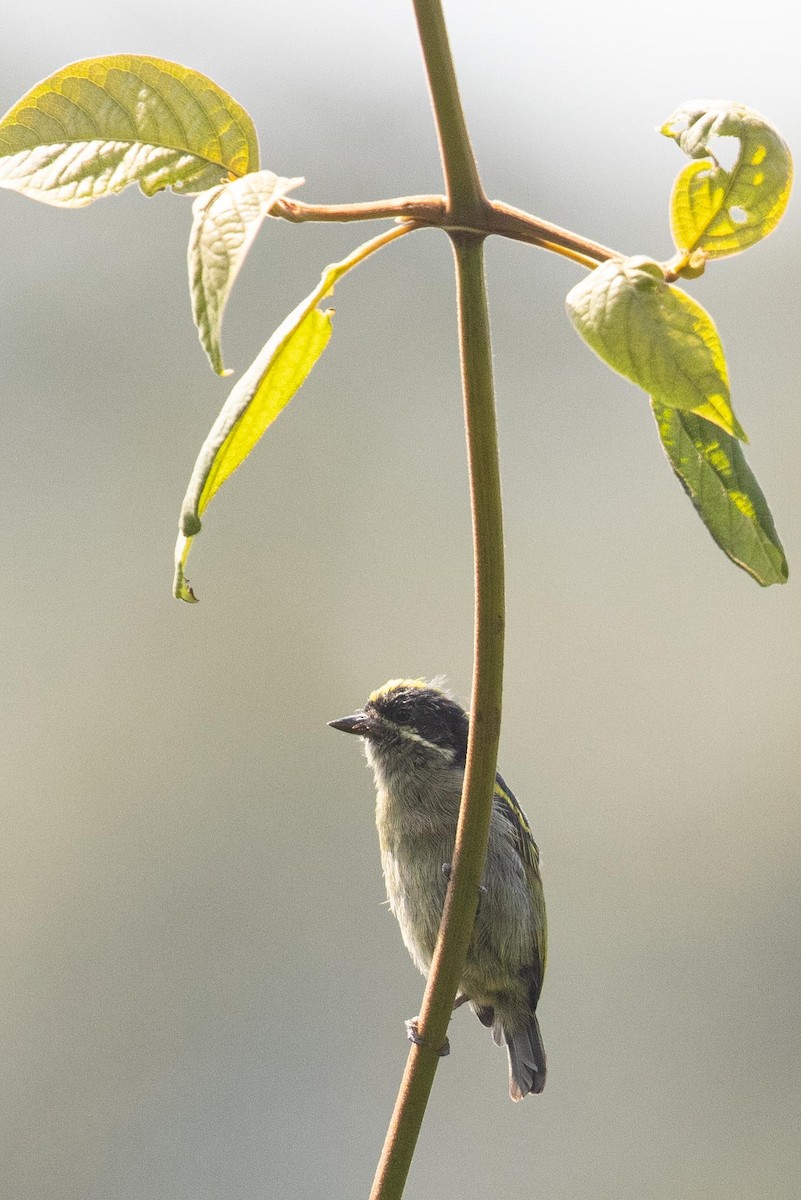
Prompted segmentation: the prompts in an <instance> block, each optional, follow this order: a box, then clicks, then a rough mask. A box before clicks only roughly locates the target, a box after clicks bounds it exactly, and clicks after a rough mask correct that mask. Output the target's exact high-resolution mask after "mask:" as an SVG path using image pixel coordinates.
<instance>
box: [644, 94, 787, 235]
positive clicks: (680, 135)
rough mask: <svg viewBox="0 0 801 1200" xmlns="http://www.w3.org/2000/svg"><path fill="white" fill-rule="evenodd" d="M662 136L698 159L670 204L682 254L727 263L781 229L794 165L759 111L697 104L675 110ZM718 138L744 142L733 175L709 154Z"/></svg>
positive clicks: (722, 104) (703, 102)
mask: <svg viewBox="0 0 801 1200" xmlns="http://www.w3.org/2000/svg"><path fill="white" fill-rule="evenodd" d="M660 132H661V133H663V134H665V136H666V137H670V138H673V139H674V140H675V141H676V142H677V143H678V145H679V146H680V147H681V149H682V150H683V151H684V153H685V154H687V155H688V156H689V157H690V158H692V159H695V160H696V161H695V162H692V163H689V164H688V166H686V167H685V168H684V170H683V171H682V172H681V174H680V175H679V176H678V178H677V179H676V182H675V184H674V187H673V195H672V197H671V202H670V224H671V229H672V233H673V240H674V241H675V243H676V246H677V248H678V249H679V250H684V251H687V252H688V253H692V252H693V251H694V250H701V251H703V252H704V253H705V254H706V255H707V257H709V258H723V257H724V256H725V255H727V254H736V253H737V252H738V251H740V250H745V249H746V248H747V247H748V246H752V245H753V244H754V243H755V242H758V241H760V239H761V238H763V237H765V236H766V235H767V234H769V233H770V232H771V230H772V229H774V228H775V227H776V225H777V224H778V222H779V220H780V219H781V216H782V214H783V213H784V210H785V208H786V207H787V201H788V200H789V198H790V189H791V187H792V181H793V162H792V158H791V156H790V150H789V148H788V146H787V143H786V142H785V141H784V139H783V138H782V137H781V136H780V134H779V133H777V131H776V130H775V129H774V128H773V126H772V125H770V124H769V123H768V122H767V121H766V120H765V118H764V117H762V116H760V114H759V113H758V112H754V110H753V109H750V108H746V107H745V105H743V104H733V103H729V102H726V101H723V100H693V101H690V103H688V104H683V105H682V106H681V107H680V108H677V109H676V111H675V112H674V113H673V114H672V115H671V116H670V117H669V118H668V120H667V121H666V122H665V124H664V125H663V126H662V129H661V131H660ZM716 137H733V138H737V139H738V140H739V143H740V149H739V153H738V155H737V161H736V163H735V164H734V166H733V167H732V169H731V170H730V171H727V170H726V169H725V168H724V167H722V166H721V165H720V164H719V163H718V161H717V159H716V158H715V155H714V153H713V151H712V149H711V148H710V141H711V140H712V139H713V138H716ZM697 160H703V161H697Z"/></svg>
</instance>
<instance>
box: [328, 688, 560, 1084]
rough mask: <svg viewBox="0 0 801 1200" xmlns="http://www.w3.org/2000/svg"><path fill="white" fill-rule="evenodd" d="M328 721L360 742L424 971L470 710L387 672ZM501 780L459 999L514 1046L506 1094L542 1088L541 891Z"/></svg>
mask: <svg viewBox="0 0 801 1200" xmlns="http://www.w3.org/2000/svg"><path fill="white" fill-rule="evenodd" d="M329 724H330V725H331V726H333V728H334V729H340V730H342V732H343V733H353V734H356V735H357V736H359V737H362V738H364V745H365V753H366V755H367V761H368V763H369V764H370V766H371V767H372V769H373V774H374V776H375V785H376V792H377V801H376V825H377V826H378V836H379V841H380V844H381V862H382V866H383V868H384V879H385V880H386V886H387V896H388V898H389V906H390V909H391V910H392V912H393V913H394V915H395V917H396V918H397V920H398V924H399V925H400V928H401V933H402V935H403V940H404V942H405V943H406V948H407V950H408V951H409V953H410V955H411V956H412V960H413V962H414V963H415V965H416V966H417V967H418V968H419V970H420V971H422V973H423V974H424V975H427V974H428V971H429V969H430V967H431V960H432V958H433V955H434V947H435V945H436V941H437V933H438V931H439V925H440V920H441V918H442V909H443V906H444V903H445V893H446V891H447V887H448V876H449V874H450V864H451V860H452V858H453V847H454V841H455V837H456V823H457V820H458V816H459V803H460V799H461V794H462V783H463V780H464V767H465V758H466V755H467V734H468V729H469V717H468V715H467V713H466V712H465V710H464V709H463V708H462V707H461V705H459V704H457V703H456V701H455V700H453V699H452V698H451V697H450V696H449V695H448V693H447V692H445V691H444V690H442V688H440V687H439V686H438V685H437V681H433V682H431V683H427V682H426V681H425V680H423V679H391V680H390V681H389V683H385V684H384V686H383V687H381V688H378V690H377V691H375V692H373V693H372V695H371V696H370V698H369V700H368V701H367V704H366V705H365V706H364V709H362V710H361V711H360V712H356V713H353V714H352V715H351V716H349V717H341V718H340V719H339V720H336V721H330V722H329ZM495 779H496V781H495V794H494V797H493V806H492V818H491V821H490V833H489V846H488V850H487V861H486V866H485V868H484V876H483V880H482V884H481V894H480V898H479V907H478V913H477V915H476V923H475V927H474V929H473V935H472V938H471V941H470V946H469V949H468V953H467V962H466V964H465V969H464V975H463V977H462V980H461V983H460V988H459V992H460V994H459V996H457V999H456V1002H455V1004H454V1007H457V1006H458V1005H460V1004H463V1003H465V1002H468V1001H469V1003H470V1007H471V1008H472V1009H473V1012H474V1013H475V1014H476V1016H477V1017H478V1019H479V1021H481V1023H482V1025H487V1026H489V1027H490V1028H491V1029H492V1036H493V1038H494V1040H495V1043H496V1045H499V1046H502V1045H505V1046H506V1048H507V1050H508V1052H509V1094H510V1096H511V1097H512V1099H513V1100H522V1098H523V1097H524V1096H526V1095H528V1094H529V1092H536V1093H538V1092H541V1091H542V1090H543V1088H544V1087H545V1050H544V1049H543V1045H542V1038H541V1036H540V1027H539V1024H538V1022H537V1016H536V1009H537V1001H538V1000H539V996H540V989H541V987H542V979H543V975H544V972H545V958H546V948H547V932H546V921H545V899H544V896H543V891H542V880H541V878H540V869H539V851H538V850H537V846H536V844H535V842H534V839H533V837H532V836H531V829H530V827H529V823H528V821H527V820H526V816H525V814H524V812H523V810H522V808H521V807H520V805H519V804H518V802H517V800H516V799H515V797H514V796H513V794H512V793H511V791H510V790H509V788H508V787H507V786H506V784H505V783H504V781H503V780H502V779H501V777H500V775H497V776H496V777H495ZM413 1029H414V1027H413V1025H412V1031H411V1032H410V1037H412V1040H416V1039H415V1038H414V1032H413Z"/></svg>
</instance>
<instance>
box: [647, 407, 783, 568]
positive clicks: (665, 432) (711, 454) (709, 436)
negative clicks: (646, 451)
mask: <svg viewBox="0 0 801 1200" xmlns="http://www.w3.org/2000/svg"><path fill="white" fill-rule="evenodd" d="M651 407H652V409H653V414H654V419H655V420H656V425H657V429H658V430H659V436H660V438H661V439H662V445H663V446H664V448H665V453H666V454H667V456H668V459H669V461H670V465H671V466H672V467H673V470H674V471H675V473H676V475H677V476H678V478H679V480H680V482H681V484H682V487H683V488H684V490H685V491H686V493H687V495H688V496H689V497H690V499H691V500H692V502H693V504H694V506H695V509H696V512H697V513H698V515H699V516H700V518H701V520H702V521H703V522H704V524H705V525H706V527H707V529H708V530H709V532H710V533H711V534H712V537H713V538H714V539H715V541H716V542H717V544H718V545H719V546H720V548H721V550H723V552H724V553H725V554H727V555H728V556H729V558H730V559H731V560H732V562H734V563H736V564H737V566H738V567H742V569H743V570H744V571H747V572H748V574H749V575H751V576H753V578H754V579H756V581H757V583H760V584H762V586H763V587H769V586H770V584H772V583H786V582H787V576H788V570H787V560H786V558H785V556H784V550H783V548H782V544H781V542H780V541H779V537H778V534H777V533H776V527H775V525H774V524H773V517H772V516H771V513H770V509H769V508H768V505H767V501H766V500H765V497H764V495H763V493H762V489H761V488H760V486H759V484H758V483H757V481H756V478H755V477H754V474H753V472H752V471H751V468H750V467H749V466H748V463H747V462H746V461H745V455H744V454H743V451H742V448H741V446H740V443H739V442H737V441H736V440H735V439H734V438H733V437H729V435H728V434H727V433H723V432H721V430H720V429H718V428H717V426H715V425H712V424H710V423H709V422H708V421H705V420H704V419H703V418H702V417H697V416H695V415H694V414H693V413H689V412H681V411H680V410H679V409H676V408H668V407H667V406H666V405H663V404H658V403H656V402H655V401H652V402H651Z"/></svg>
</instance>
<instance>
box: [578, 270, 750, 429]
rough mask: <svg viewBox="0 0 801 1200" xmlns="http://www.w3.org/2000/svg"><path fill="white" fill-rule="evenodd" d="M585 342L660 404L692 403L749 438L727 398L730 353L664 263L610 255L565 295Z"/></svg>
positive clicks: (689, 407)
mask: <svg viewBox="0 0 801 1200" xmlns="http://www.w3.org/2000/svg"><path fill="white" fill-rule="evenodd" d="M566 303H567V311H568V315H569V317H570V319H571V321H572V322H573V325H574V326H575V328H576V330H577V331H578V333H579V334H580V335H581V337H583V338H584V340H585V342H586V343H587V344H588V346H590V347H591V348H592V349H593V350H594V351H595V353H596V354H597V355H598V356H599V357H600V358H602V359H603V361H604V362H605V363H606V364H607V365H608V366H610V367H612V368H613V370H615V371H618V372H619V373H620V374H621V375H624V376H625V377H626V379H630V380H631V381H632V383H636V384H638V385H639V386H640V387H641V388H642V389H643V390H644V391H646V392H648V393H649V394H650V395H651V396H653V397H654V399H655V400H657V401H658V402H659V403H661V404H668V405H670V406H671V407H673V408H682V409H687V410H688V411H690V412H695V413H698V415H699V416H702V417H705V418H706V419H707V420H708V421H713V422H714V423H715V424H716V425H719V426H720V427H721V429H724V430H725V431H726V432H727V433H732V434H734V436H735V437H739V438H742V439H744V440H747V439H746V438H745V433H744V432H743V429H742V427H741V425H740V423H739V421H738V420H737V418H736V417H735V415H734V413H733V412H732V409H731V405H730V403H729V379H728V373H727V371H726V360H725V358H724V356H723V347H722V346H721V344H720V338H719V337H718V334H717V330H716V329H715V326H714V324H713V322H712V318H711V317H710V316H709V314H708V313H707V312H706V311H705V310H704V309H703V308H702V307H701V305H700V304H696V302H695V301H694V300H691V299H690V297H689V296H688V295H687V293H686V292H683V291H681V289H680V288H677V287H672V286H670V285H669V284H667V283H666V282H665V277H664V273H663V271H662V268H661V267H660V266H659V264H658V263H655V262H652V261H651V260H650V259H647V258H643V257H641V256H637V257H635V258H627V259H624V260H621V259H610V260H609V261H608V262H605V263H603V264H602V265H601V266H600V267H597V268H596V269H595V270H594V271H592V272H591V273H590V274H589V275H587V277H586V278H585V279H583V280H582V281H581V283H579V284H577V285H576V287H574V288H573V289H572V290H571V291H570V292H569V293H568V296H567V301H566Z"/></svg>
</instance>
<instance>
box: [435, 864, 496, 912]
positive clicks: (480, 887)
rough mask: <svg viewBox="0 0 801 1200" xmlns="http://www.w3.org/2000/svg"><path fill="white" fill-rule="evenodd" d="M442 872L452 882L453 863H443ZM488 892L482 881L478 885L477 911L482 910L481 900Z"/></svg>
mask: <svg viewBox="0 0 801 1200" xmlns="http://www.w3.org/2000/svg"><path fill="white" fill-rule="evenodd" d="M442 874H443V875H444V876H445V878H446V879H447V880H448V882H449V883H450V878H451V864H450V863H443V864H442ZM486 894H487V889H486V888H485V887H484V884H483V883H480V884H479V885H478V908H477V909H476V913H479V912H480V911H481V901H482V900H483V898H484V896H486Z"/></svg>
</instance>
